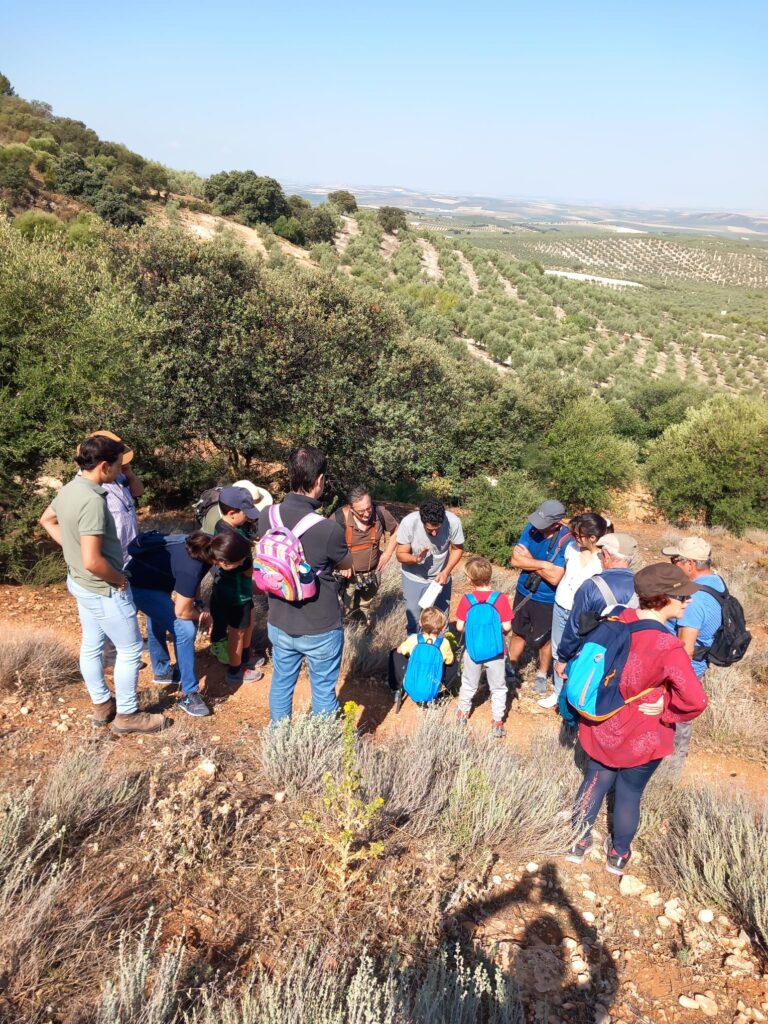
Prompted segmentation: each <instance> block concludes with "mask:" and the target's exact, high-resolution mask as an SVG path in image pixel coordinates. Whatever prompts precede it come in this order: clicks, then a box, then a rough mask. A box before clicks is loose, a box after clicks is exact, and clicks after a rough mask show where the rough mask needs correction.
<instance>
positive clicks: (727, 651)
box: [693, 583, 752, 668]
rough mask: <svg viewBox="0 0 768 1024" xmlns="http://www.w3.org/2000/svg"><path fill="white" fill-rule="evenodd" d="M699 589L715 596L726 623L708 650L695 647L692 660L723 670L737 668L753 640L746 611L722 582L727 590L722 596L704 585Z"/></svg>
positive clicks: (723, 622) (701, 584)
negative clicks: (733, 666)
mask: <svg viewBox="0 0 768 1024" xmlns="http://www.w3.org/2000/svg"><path fill="white" fill-rule="evenodd" d="M698 586H699V590H703V591H705V593H707V594H709V595H710V596H711V597H714V599H715V600H716V601H717V603H718V604H719V605H720V612H721V614H722V617H723V621H722V624H721V626H720V628H719V629H718V631H717V632H716V633H715V636H714V639H713V640H712V643H711V644H710V645H709V647H699V646H696V647H695V648H694V651H693V660H694V661H706V662H707V663H708V664H710V665H718V666H719V667H720V668H727V667H728V666H729V665H735V664H736V662H737V661H741V659H742V658H743V657H744V655H745V654H746V653H747V648H748V647H749V645H750V642H751V640H752V634H751V633H750V632H749V631H748V629H747V621H746V619H745V617H744V609H743V608H742V607H741V604H740V602H739V601H737V600H736V598H735V597H734V596H733V595H732V594H729V593H728V587H726V586H725V583H723V587H724V588H725V589H724V590H723V592H722V594H721V593H720V591H718V590H714V589H713V588H712V587H705V586H704V584H703V583H700V584H699V585H698Z"/></svg>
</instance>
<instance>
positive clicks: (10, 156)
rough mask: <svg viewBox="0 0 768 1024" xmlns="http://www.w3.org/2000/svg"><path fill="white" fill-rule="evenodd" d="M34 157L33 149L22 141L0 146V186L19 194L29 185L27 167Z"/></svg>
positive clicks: (28, 167)
mask: <svg viewBox="0 0 768 1024" xmlns="http://www.w3.org/2000/svg"><path fill="white" fill-rule="evenodd" d="M34 159H35V151H34V150H33V149H30V147H29V146H25V145H23V144H22V143H16V142H14V143H11V145H9V146H0V188H4V189H8V191H9V192H12V193H13V194H14V195H19V194H20V193H22V192H23V191H24V190H25V189H27V188H29V187H31V185H32V179H31V178H30V176H29V169H30V167H31V166H32V162H33V160H34Z"/></svg>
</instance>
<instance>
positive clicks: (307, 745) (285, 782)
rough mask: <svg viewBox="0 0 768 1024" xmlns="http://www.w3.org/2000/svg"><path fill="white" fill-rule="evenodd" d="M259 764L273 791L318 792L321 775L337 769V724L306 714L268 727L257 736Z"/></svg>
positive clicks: (323, 717)
mask: <svg viewBox="0 0 768 1024" xmlns="http://www.w3.org/2000/svg"><path fill="white" fill-rule="evenodd" d="M261 765H262V768H263V770H264V774H265V775H266V777H267V779H268V780H269V782H270V783H272V785H273V786H274V787H275V789H278V790H285V791H286V792H288V793H289V794H290V795H293V794H295V793H299V792H301V793H319V792H320V791H321V790H322V779H323V775H324V774H325V773H326V772H328V771H330V772H333V773H334V774H335V773H337V772H338V770H339V768H340V766H341V722H340V721H339V720H338V719H337V718H333V717H329V716H327V715H312V714H309V713H306V714H303V715H295V716H294V717H293V718H291V719H288V718H286V719H283V721H281V722H278V723H277V724H276V725H272V726H268V727H267V728H266V729H265V730H264V731H263V732H262V734H261Z"/></svg>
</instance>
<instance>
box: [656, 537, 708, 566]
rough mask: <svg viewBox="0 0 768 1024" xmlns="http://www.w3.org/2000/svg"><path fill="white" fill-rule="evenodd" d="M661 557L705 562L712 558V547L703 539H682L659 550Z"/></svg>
mask: <svg viewBox="0 0 768 1024" xmlns="http://www.w3.org/2000/svg"><path fill="white" fill-rule="evenodd" d="M661 553H662V555H678V556H679V557H680V558H690V559H691V561H693V562H706V560H707V559H708V558H710V557H711V556H712V547H711V545H710V544H707V542H706V541H705V540H704V538H703V537H683V539H682V540H680V541H678V542H677V544H670V546H669V547H668V548H662V549H661Z"/></svg>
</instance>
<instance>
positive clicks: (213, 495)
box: [192, 487, 221, 526]
mask: <svg viewBox="0 0 768 1024" xmlns="http://www.w3.org/2000/svg"><path fill="white" fill-rule="evenodd" d="M220 494H221V487H209V488H208V489H207V490H206V491H203V493H202V494H201V495H200V497H199V498H198V499H197V501H196V502H195V504H194V505H193V506H192V511H193V512H194V514H195V521H196V522H197V523H198V524H199V525H200V526H202V525H203V520H204V519H205V514H206V512H207V511H208V509H209V508H211V506H213V505H215V504H217V502H218V500H219V495H220Z"/></svg>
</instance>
